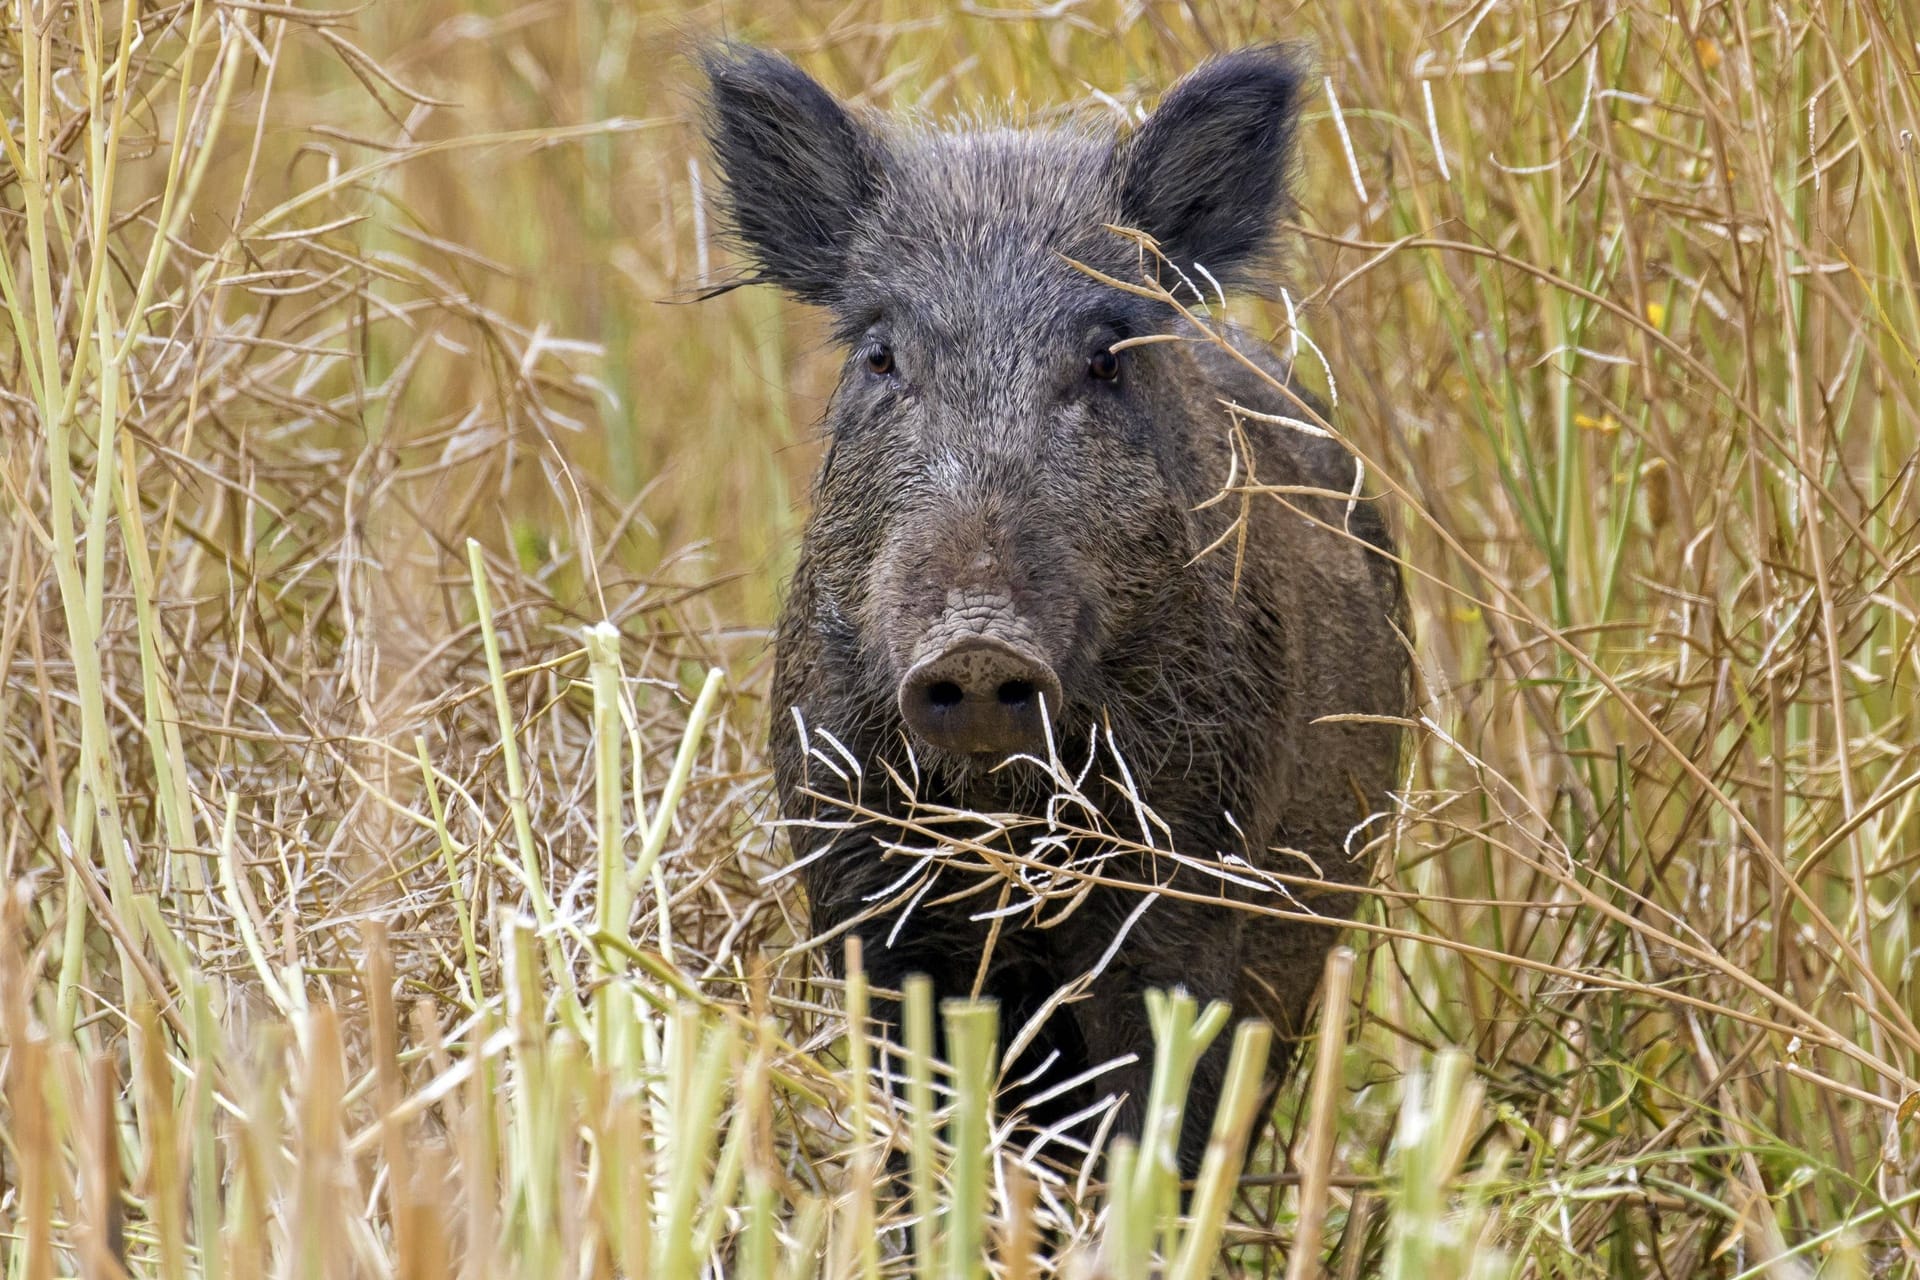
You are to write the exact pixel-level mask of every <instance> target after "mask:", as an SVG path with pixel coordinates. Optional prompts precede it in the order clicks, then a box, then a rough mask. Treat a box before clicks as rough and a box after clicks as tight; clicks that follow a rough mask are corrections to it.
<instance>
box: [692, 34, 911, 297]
mask: <svg viewBox="0 0 1920 1280" xmlns="http://www.w3.org/2000/svg"><path fill="white" fill-rule="evenodd" d="M697 56H698V58H699V61H700V65H701V69H702V70H704V71H705V72H706V73H707V95H706V103H705V107H706V131H707V141H708V144H709V145H710V146H711V147H712V149H713V156H714V159H715V161H716V162H717V163H718V165H719V168H720V175H721V181H722V186H723V188H724V194H725V209H726V214H727V218H728V221H729V224H730V226H729V230H730V231H731V232H732V234H733V236H734V238H735V239H736V240H738V241H739V243H740V245H741V247H742V248H743V249H745V250H746V251H747V253H748V254H749V255H750V256H751V257H752V259H753V261H754V263H755V264H756V265H757V266H758V267H759V274H758V279H760V280H763V281H767V282H769V283H772V284H777V285H779V286H781V287H782V288H784V289H786V290H787V291H788V292H790V293H792V294H793V295H794V296H795V297H796V298H799V299H801V300H802V301H804V302H817V303H826V304H831V303H833V302H834V301H836V300H837V299H838V298H839V297H840V295H841V291H842V282H843V281H844V279H845V267H846V250H847V246H848V244H849V243H850V242H851V241H852V239H853V236H854V234H855V232H856V231H857V230H858V228H859V224H860V221H861V219H862V218H863V217H864V216H865V214H866V212H867V210H868V208H869V207H870V206H871V204H872V201H873V199H874V196H875V194H876V193H877V192H878V190H879V184H880V143H879V140H878V139H877V138H876V137H875V136H874V134H873V133H872V132H871V131H870V130H869V129H868V128H867V127H866V126H865V125H863V124H861V122H860V121H858V120H856V119H855V118H854V117H853V115H852V114H851V113H850V112H848V110H847V109H846V108H845V107H843V106H841V105H840V103H839V102H838V101H837V100H836V99H835V98H834V96H833V95H832V94H830V93H828V92H827V91H826V90H825V89H823V88H821V87H820V84H819V83H818V82H817V81H815V80H814V79H813V78H812V77H810V76H809V75H807V73H806V72H804V71H802V70H801V69H800V68H798V67H796V66H794V65H793V64H792V63H791V62H788V61H787V60H786V59H785V58H782V57H780V56H778V55H777V54H771V53H767V52H765V51H764V50H760V49H755V48H753V47H751V46H748V45H738V44H714V45H709V46H707V47H706V48H704V49H701V50H699V52H698V54H697Z"/></svg>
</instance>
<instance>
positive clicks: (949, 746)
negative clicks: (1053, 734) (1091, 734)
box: [899, 635, 1060, 756]
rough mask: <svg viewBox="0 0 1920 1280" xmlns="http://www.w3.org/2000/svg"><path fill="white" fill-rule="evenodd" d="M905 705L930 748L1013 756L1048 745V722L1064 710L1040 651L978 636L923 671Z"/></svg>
mask: <svg viewBox="0 0 1920 1280" xmlns="http://www.w3.org/2000/svg"><path fill="white" fill-rule="evenodd" d="M899 701H900V715H901V718H902V719H904V720H905V721H906V722H907V728H908V729H910V730H911V731H912V732H913V734H914V735H915V736H916V737H918V738H919V739H920V740H921V741H923V742H925V743H927V744H928V745H930V746H934V747H939V748H941V749H942V750H946V751H956V752H962V753H964V754H967V755H997V756H1005V755H1011V754H1013V753H1015V752H1021V751H1033V750H1038V749H1040V748H1042V747H1044V746H1045V745H1046V719H1045V716H1046V715H1047V714H1053V713H1056V712H1057V711H1058V709H1059V705H1060V680H1059V678H1058V677H1057V676H1055V675H1054V673H1053V668H1051V667H1049V666H1048V665H1047V664H1046V662H1045V661H1044V660H1042V659H1041V658H1040V657H1039V656H1038V655H1037V654H1035V653H1033V652H1032V651H1030V650H1028V649H1025V648H1023V647H1017V646H1015V645H1012V644H1009V643H1007V642H1006V641H1004V640H1000V639H997V638H994V637H991V636H979V635H975V636H969V637H967V638H966V639H964V640H961V641H959V642H958V643H956V644H953V645H951V646H949V647H948V648H946V649H943V650H941V651H940V652H939V653H936V654H934V655H932V656H931V657H928V658H925V659H922V660H921V661H920V662H919V663H917V664H915V666H914V668H913V669H912V670H911V671H909V672H907V674H906V678H905V679H903V680H901V682H900V694H899ZM1043 704H1044V705H1045V707H1046V712H1044V713H1043V711H1042V706H1043Z"/></svg>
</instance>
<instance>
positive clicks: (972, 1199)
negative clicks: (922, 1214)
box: [940, 1000, 1000, 1280]
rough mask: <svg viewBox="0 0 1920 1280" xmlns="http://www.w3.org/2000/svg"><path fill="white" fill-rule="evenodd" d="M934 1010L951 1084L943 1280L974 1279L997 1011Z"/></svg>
mask: <svg viewBox="0 0 1920 1280" xmlns="http://www.w3.org/2000/svg"><path fill="white" fill-rule="evenodd" d="M940 1011H941V1015H942V1017H943V1018H944V1020H945V1022H946V1028H947V1047H948V1052H949V1053H951V1054H952V1055H953V1084H954V1109H953V1118H952V1120H950V1121H949V1122H948V1130H947V1144H948V1146H950V1147H951V1148H952V1149H953V1168H952V1169H951V1171H950V1172H949V1175H948V1196H949V1197H950V1198H949V1200H948V1206H947V1240H946V1244H947V1265H946V1268H945V1271H946V1276H947V1280H979V1278H980V1277H982V1276H984V1275H985V1274H986V1266H985V1259H986V1242H987V1166H988V1152H987V1139H988V1131H989V1129H990V1127H991V1125H992V1121H993V1069H994V1061H995V1057H996V1055H995V1052H994V1050H995V1049H996V1047H997V1046H998V1043H999V1036H1000V1007H999V1006H998V1005H997V1004H995V1003H993V1002H992V1001H990V1000H948V1001H945V1002H943V1004H942V1005H941V1010H940Z"/></svg>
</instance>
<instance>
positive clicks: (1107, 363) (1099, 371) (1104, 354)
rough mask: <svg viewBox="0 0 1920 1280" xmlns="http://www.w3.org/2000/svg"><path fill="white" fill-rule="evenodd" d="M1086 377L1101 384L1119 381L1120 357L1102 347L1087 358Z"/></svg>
mask: <svg viewBox="0 0 1920 1280" xmlns="http://www.w3.org/2000/svg"><path fill="white" fill-rule="evenodd" d="M1087 376H1088V377H1090V378H1095V379H1097V380H1099V381H1101V382H1117V381H1119V380H1120V357H1119V356H1117V355H1115V354H1114V353H1113V352H1112V351H1111V350H1109V349H1108V348H1105V347H1102V348H1101V349H1100V350H1098V351H1096V352H1094V353H1093V354H1092V355H1091V356H1088V357H1087Z"/></svg>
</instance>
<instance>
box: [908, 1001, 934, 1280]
mask: <svg viewBox="0 0 1920 1280" xmlns="http://www.w3.org/2000/svg"><path fill="white" fill-rule="evenodd" d="M900 994H901V995H902V997H903V1000H902V1003H901V1007H902V1011H903V1013H904V1016H905V1021H906V1040H907V1043H906V1049H907V1112H908V1124H909V1127H910V1135H911V1136H910V1142H911V1144H912V1145H911V1147H910V1150H909V1159H908V1180H909V1182H910V1183H911V1185H912V1189H913V1273H914V1275H915V1276H917V1277H918V1278H919V1280H934V1276H935V1275H936V1271H935V1265H936V1264H935V1259H936V1257H937V1256H938V1255H937V1254H936V1253H935V1251H934V1242H935V1241H936V1240H937V1239H938V1235H937V1228H938V1226H939V1222H938V1213H939V1201H938V1200H936V1199H935V1197H934V1146H933V1117H934V1107H933V983H932V982H931V981H930V980H929V979H928V978H927V977H926V976H925V975H924V974H918V973H916V974H914V975H913V976H911V977H909V978H908V979H907V980H906V984H905V987H904V989H903V990H902V991H901V993H900Z"/></svg>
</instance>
